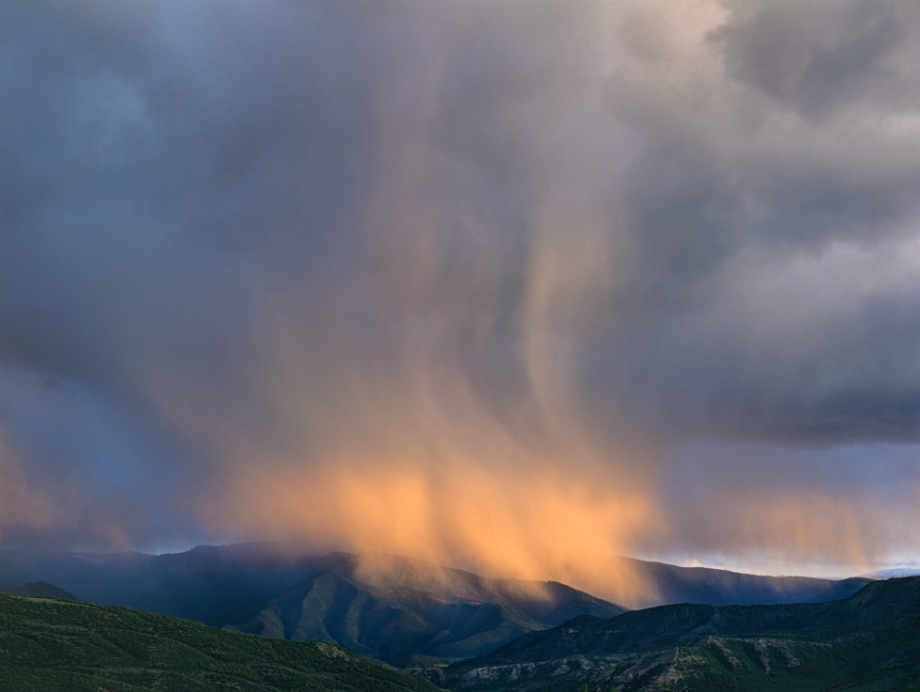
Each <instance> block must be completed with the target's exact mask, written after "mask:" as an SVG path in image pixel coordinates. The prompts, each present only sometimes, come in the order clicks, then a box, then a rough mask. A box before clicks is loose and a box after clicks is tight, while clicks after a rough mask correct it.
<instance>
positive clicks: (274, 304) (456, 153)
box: [0, 0, 920, 595]
mask: <svg viewBox="0 0 920 692" xmlns="http://www.w3.org/2000/svg"><path fill="white" fill-rule="evenodd" d="M0 94H2V97H0V544H2V545H6V546H19V547H43V548H49V549H78V550H126V549H137V550H148V551H159V550H167V549H180V548H182V547H188V546H191V545H195V544H198V543H205V542H209V543H222V542H231V541H248V540H275V541H285V542H293V543H296V544H297V545H300V546H303V547H304V549H309V550H312V551H316V552H319V551H323V550H328V549H344V550H354V551H365V550H384V551H389V552H395V553H399V554H408V555H414V556H418V557H425V558H429V559H433V560H436V561H440V562H442V563H444V564H450V565H453V566H461V567H466V568H469V569H473V570H476V571H480V572H482V573H488V574H494V575H504V576H528V577H535V578H554V579H560V580H568V581H569V582H571V583H574V584H576V585H582V586H589V587H591V588H594V589H595V591H597V590H601V591H603V589H604V588H605V587H604V584H607V583H608V582H609V580H610V573H611V572H610V570H611V569H613V568H612V567H611V565H612V564H613V563H611V562H610V560H611V556H615V555H634V556H640V557H645V558H651V559H660V560H668V561H673V562H677V563H680V564H704V565H713V566H723V567H728V568H732V569H738V570H742V571H753V572H762V573H770V574H814V575H832V576H842V575H846V574H856V573H865V572H868V571H871V570H874V569H881V568H885V567H892V566H900V565H912V564H915V565H916V564H920V201H918V200H920V11H918V6H917V4H916V3H915V2H913V0H788V1H787V0H743V1H742V0H685V1H683V2H679V3H675V2H673V1H671V0H667V1H666V0H624V1H622V2H617V3H611V2H607V1H602V0H564V1H563V0H375V2H373V3H367V2H358V1H357V0H195V1H194V2H188V0H66V1H65V0H5V2H3V3H0ZM624 580H625V577H624ZM621 581H622V580H621ZM623 583H626V581H623ZM624 588H625V587H624ZM607 593H610V591H609V588H608V591H607ZM614 595H617V594H614Z"/></svg>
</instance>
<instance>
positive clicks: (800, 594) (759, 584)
mask: <svg viewBox="0 0 920 692" xmlns="http://www.w3.org/2000/svg"><path fill="white" fill-rule="evenodd" d="M622 559H623V561H624V563H625V567H626V568H627V569H629V570H631V571H632V573H633V574H635V575H636V578H637V579H638V580H639V581H640V583H643V584H645V585H646V588H647V591H648V593H649V596H648V597H646V599H645V600H646V601H647V602H645V603H644V604H643V605H644V606H645V607H651V606H656V605H668V604H673V603H706V604H709V605H719V606H722V605H775V604H779V603H817V602H823V601H832V600H838V599H840V598H846V597H847V596H851V595H852V594H854V593H856V592H857V591H858V590H859V589H861V588H862V587H863V586H865V585H866V584H868V583H869V582H870V581H872V580H871V579H867V578H860V577H855V578H851V579H844V580H841V581H837V580H833V579H816V578H813V577H768V576H762V575H758V574H742V573H739V572H729V571H727V570H722V569H711V568H708V567H678V566H676V565H668V564H665V563H662V562H646V561H644V560H634V559H632V558H622Z"/></svg>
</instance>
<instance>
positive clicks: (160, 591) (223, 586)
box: [0, 543, 869, 667]
mask: <svg viewBox="0 0 920 692" xmlns="http://www.w3.org/2000/svg"><path fill="white" fill-rule="evenodd" d="M622 560H624V561H626V562H625V564H624V566H625V568H627V569H629V570H631V571H632V574H635V575H640V577H641V578H642V579H643V580H644V583H645V584H647V587H648V589H647V590H648V593H649V594H651V598H653V599H654V601H653V602H658V603H674V602H695V603H707V604H711V605H732V604H738V605H748V604H776V603H792V602H807V601H828V600H833V599H837V598H843V597H846V596H849V595H850V594H852V593H853V592H855V591H856V590H858V589H859V588H860V587H862V586H863V585H865V584H866V583H868V581H869V580H867V579H853V580H844V581H832V580H825V579H811V578H800V577H763V576H757V575H747V574H738V573H734V572H728V571H725V570H716V569H705V568H686V567H677V566H674V565H667V564H663V563H656V562H644V561H640V560H632V559H630V558H622ZM38 581H43V582H47V583H49V584H54V586H55V587H57V588H60V589H62V590H64V591H65V592H66V593H67V594H68V595H69V594H73V595H74V597H76V598H79V599H81V600H84V601H87V602H90V603H96V604H101V605H121V606H128V607H131V608H136V609H139V610H145V611H148V612H153V613H159V614H163V615H170V616H175V617H181V618H188V619H194V620H199V621H201V622H203V623H206V624H209V625H212V626H215V627H223V628H227V629H232V630H236V631H240V632H248V633H254V634H262V635H266V636H270V637H276V638H285V639H295V640H309V639H319V640H324V641H331V642H335V643H337V644H339V645H341V646H344V647H346V648H348V649H350V650H352V651H354V652H357V653H360V654H362V655H365V656H368V657H370V658H374V659H377V660H380V661H384V662H387V663H389V664H392V665H396V666H401V667H407V666H428V665H431V664H432V663H437V662H450V661H453V660H458V659H464V658H470V657H474V656H480V655H483V654H487V653H489V652H492V651H494V650H496V649H498V648H500V647H501V646H503V645H505V644H508V643H509V642H511V641H513V640H515V639H516V638H517V637H519V636H521V635H523V634H526V633H528V632H534V631H540V630H545V629H547V628H551V627H554V626H557V625H559V624H561V623H562V622H564V621H566V620H568V619H570V618H573V617H576V616H579V615H590V616H595V617H601V618H608V617H611V616H614V615H618V614H620V613H623V612H624V610H625V608H623V607H622V606H620V605H618V604H615V603H610V602H608V601H605V600H603V599H600V598H596V597H594V596H591V595H590V594H587V593H584V592H582V591H578V590H577V589H573V588H571V587H568V586H565V585H564V584H560V583H558V582H540V581H522V580H510V579H488V578H484V577H480V576H478V575H475V574H472V573H470V572H466V571H463V570H458V569H452V568H447V567H443V566H440V565H436V564H434V563H431V562H426V561H423V560H415V559H410V558H405V557H398V556H392V555H386V554H382V553H365V554H361V555H353V554H349V553H329V554H326V555H321V556H315V555H306V554H303V553H300V552H298V551H294V550H290V549H287V548H285V547H282V546H278V545H275V544H265V543H259V544H241V545H231V546H201V547H198V548H194V549H192V550H189V551H185V552H181V553H172V554H163V555H147V554H143V553H135V552H127V553H114V554H105V553H63V552H37V551H14V550H6V551H2V552H0V583H6V584H7V589H8V590H9V589H12V588H19V587H22V586H23V585H24V584H25V583H36V582H38Z"/></svg>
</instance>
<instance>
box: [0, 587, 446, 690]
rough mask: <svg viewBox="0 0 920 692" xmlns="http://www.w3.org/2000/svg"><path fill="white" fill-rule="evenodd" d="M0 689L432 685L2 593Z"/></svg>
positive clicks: (340, 652)
mask: <svg viewBox="0 0 920 692" xmlns="http://www.w3.org/2000/svg"><path fill="white" fill-rule="evenodd" d="M0 689H3V690H16V691H17V692H72V691H73V690H98V691H103V692H109V691H111V692H115V691H116V690H117V691H119V692H131V691H139V690H176V691H179V690H182V692H196V691H201V692H205V691H207V692H212V691H215V690H228V691H229V690H233V691H234V692H240V691H243V692H247V691H248V692H281V691H282V690H298V691H300V692H436V688H435V687H434V686H433V685H432V684H430V683H429V682H427V681H425V680H423V679H421V678H418V677H416V676H411V675H409V674H407V673H403V672H401V671H397V670H393V669H391V668H386V667H384V666H381V665H379V664H375V663H372V662H370V661H367V660H365V659H362V658H359V657H357V656H355V655H353V654H350V653H348V652H347V651H345V650H344V649H341V648H339V647H337V646H335V645H334V644H330V643H327V642H309V643H303V642H289V641H281V640H272V639H268V638H265V637H253V636H250V635H245V634H237V633H234V632H225V631H221V630H218V629H214V628H212V627H207V626H206V625H202V624H200V623H197V622H191V621H187V620H179V619H177V618H170V617H166V616H162V615H154V614H151V613H144V612H140V611H136V610H130V609H128V608H114V607H105V606H94V605H89V604H84V603H71V602H64V601H55V600H50V599H44V598H42V599H33V598H23V597H18V596H6V595H0Z"/></svg>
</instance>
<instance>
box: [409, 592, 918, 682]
mask: <svg viewBox="0 0 920 692" xmlns="http://www.w3.org/2000/svg"><path fill="white" fill-rule="evenodd" d="M918 650H920V577H908V578H903V579H894V580H889V581H880V582H873V583H871V584H868V585H867V586H865V587H864V588H863V589H861V590H860V591H859V592H857V593H856V594H854V595H852V596H850V597H849V598H846V599H843V600H840V601H832V602H827V603H803V604H786V605H761V606H713V605H700V604H678V605H666V606H659V607H656V608H649V609H645V610H635V611H628V612H626V613H623V614H621V615H618V616H615V617H613V618H608V619H599V618H593V617H591V616H582V617H578V618H575V619H573V620H570V621H568V622H566V623H564V624H563V625H561V626H559V627H556V628H553V629H550V630H544V631H541V632H531V633H528V634H525V635H522V636H521V637H520V638H519V639H517V640H515V641H513V642H511V643H509V644H508V645H506V646H504V647H502V648H500V649H498V650H496V651H494V652H492V653H491V654H487V655H485V656H481V657H477V658H475V659H471V660H468V661H463V662H459V663H455V664H452V665H450V666H448V667H447V668H429V669H426V670H425V671H423V674H424V675H425V676H426V677H427V678H428V679H431V680H432V681H433V682H435V683H436V684H438V685H440V686H443V687H447V688H449V689H453V690H468V691H470V692H510V691H511V690H514V691H516V692H523V691H525V690H526V691H532V692H537V691H540V692H544V691H545V692H552V691H553V690H557V689H558V690H563V689H569V690H572V689H578V688H580V687H581V686H582V685H584V684H587V685H588V688H589V690H592V692H593V691H594V690H603V691H604V692H606V691H607V690H609V689H610V688H611V686H612V685H615V686H616V688H617V690H620V691H621V692H639V691H643V690H653V689H663V688H664V687H667V689H668V690H673V691H674V692H706V691H708V690H712V689H725V690H752V691H761V690H762V691H763V692H770V691H772V690H776V691H779V690H796V689H802V690H810V691H813V692H818V691H819V690H831V689H834V690H838V689H839V690H876V691H881V690H896V689H899V688H900V687H901V686H902V685H904V684H908V683H910V684H914V683H917V682H920V657H918V656H917V654H916V652H917V651H918Z"/></svg>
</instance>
